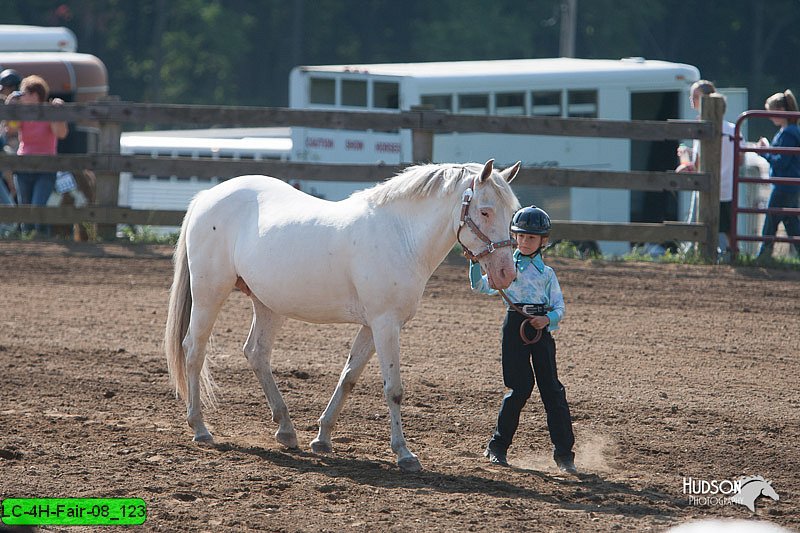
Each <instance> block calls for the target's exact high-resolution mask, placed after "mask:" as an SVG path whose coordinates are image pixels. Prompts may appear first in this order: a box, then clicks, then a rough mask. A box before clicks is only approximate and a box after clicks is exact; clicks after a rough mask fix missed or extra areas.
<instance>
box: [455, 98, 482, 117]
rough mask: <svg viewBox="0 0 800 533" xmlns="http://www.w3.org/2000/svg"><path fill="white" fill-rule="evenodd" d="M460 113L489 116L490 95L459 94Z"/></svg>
mask: <svg viewBox="0 0 800 533" xmlns="http://www.w3.org/2000/svg"><path fill="white" fill-rule="evenodd" d="M458 112H459V113H465V114H470V115H488V114H489V95H488V94H459V95H458Z"/></svg>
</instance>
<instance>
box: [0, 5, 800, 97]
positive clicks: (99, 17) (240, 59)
mask: <svg viewBox="0 0 800 533" xmlns="http://www.w3.org/2000/svg"><path fill="white" fill-rule="evenodd" d="M561 4H562V2H561V1H559V0H526V1H523V2H520V1H519V0H491V1H489V0H404V1H403V2H397V1H396V0H370V1H369V2H364V1H358V0H314V1H310V0H280V1H278V0H224V1H223V0H137V1H136V2H130V1H126V0H65V1H47V0H26V1H25V2H16V1H13V0H0V6H2V11H0V12H2V13H3V17H2V20H3V23H6V24H32V25H58V26H66V27H68V28H70V29H71V30H72V31H73V32H75V34H76V36H77V38H78V51H80V52H85V53H90V54H93V55H96V56H98V57H99V58H100V59H102V60H103V62H104V63H105V64H106V66H107V68H108V73H109V82H110V87H111V91H110V92H111V93H112V94H115V95H119V96H120V97H121V98H122V99H123V100H131V101H140V102H163V103H197V104H230V105H259V106H286V105H288V77H289V70H290V69H291V68H292V67H293V66H296V65H303V64H305V65H320V64H356V63H379V62H410V61H414V62H416V61H452V60H480V59H512V58H538V57H557V56H558V55H559V32H560V22H561V20H560V18H561ZM799 23H800V1H798V0H771V1H770V2H754V1H753V0H728V1H727V2H697V1H696V0H613V1H612V0H592V1H586V0H583V1H581V0H578V2H577V20H576V28H577V30H576V34H575V51H576V56H577V57H584V58H620V57H628V56H642V57H645V58H647V59H662V60H667V61H676V62H682V63H689V64H692V65H695V66H697V67H698V68H699V69H700V72H701V75H702V76H703V77H704V78H707V79H710V80H712V81H714V82H715V83H716V84H717V86H721V87H746V88H747V89H748V90H749V94H750V107H751V108H759V109H760V108H762V107H763V103H764V100H765V99H766V97H767V96H769V95H770V94H772V93H774V92H777V91H779V90H783V89H785V88H791V89H793V90H794V91H795V92H797V93H800V69H798V68H797V61H796V59H795V52H796V51H797V50H800V33H799V32H798V31H797V28H798V24H799Z"/></svg>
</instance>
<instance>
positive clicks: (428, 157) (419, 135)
mask: <svg viewBox="0 0 800 533" xmlns="http://www.w3.org/2000/svg"><path fill="white" fill-rule="evenodd" d="M411 111H417V112H419V114H420V121H419V127H417V128H414V129H412V130H411V146H412V148H411V151H412V154H411V157H412V159H413V160H414V163H431V162H433V130H431V129H428V128H425V127H424V125H425V112H426V111H433V106H432V105H417V106H411Z"/></svg>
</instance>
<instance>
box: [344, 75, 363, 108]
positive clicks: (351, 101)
mask: <svg viewBox="0 0 800 533" xmlns="http://www.w3.org/2000/svg"><path fill="white" fill-rule="evenodd" d="M342 105H346V106H351V107H367V82H366V81H364V80H342Z"/></svg>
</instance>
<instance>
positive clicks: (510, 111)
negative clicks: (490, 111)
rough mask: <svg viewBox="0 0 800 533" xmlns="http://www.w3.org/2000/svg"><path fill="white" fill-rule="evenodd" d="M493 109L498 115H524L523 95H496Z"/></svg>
mask: <svg viewBox="0 0 800 533" xmlns="http://www.w3.org/2000/svg"><path fill="white" fill-rule="evenodd" d="M494 109H495V113H497V114H498V115H524V114H525V93H497V94H496V95H494Z"/></svg>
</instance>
